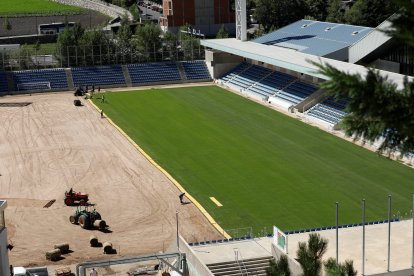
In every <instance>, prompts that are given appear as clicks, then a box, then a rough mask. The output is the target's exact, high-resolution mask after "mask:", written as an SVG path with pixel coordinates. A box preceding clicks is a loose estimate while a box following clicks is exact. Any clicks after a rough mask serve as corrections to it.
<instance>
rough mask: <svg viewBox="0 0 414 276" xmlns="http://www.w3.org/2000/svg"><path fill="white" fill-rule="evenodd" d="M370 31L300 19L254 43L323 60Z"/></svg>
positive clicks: (368, 29) (356, 27) (365, 28)
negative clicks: (283, 48) (291, 50)
mask: <svg viewBox="0 0 414 276" xmlns="http://www.w3.org/2000/svg"><path fill="white" fill-rule="evenodd" d="M372 30H373V29H372V28H369V27H361V26H353V25H345V24H337V23H328V22H319V21H313V20H304V19H302V20H299V21H296V22H295V23H292V24H290V25H288V26H286V27H283V28H281V29H279V30H277V31H274V32H272V33H269V34H267V35H264V36H262V37H260V38H258V39H256V40H254V42H257V43H261V44H266V45H276V46H280V47H285V48H289V49H294V50H296V51H299V52H302V53H307V54H312V55H315V56H320V57H323V56H326V55H328V54H330V53H333V52H336V51H338V50H341V49H344V48H347V47H349V46H350V45H352V44H353V43H355V42H357V41H358V40H360V39H361V38H363V37H364V36H366V35H367V34H369V33H370V32H371V31H372Z"/></svg>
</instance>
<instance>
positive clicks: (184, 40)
mask: <svg viewBox="0 0 414 276" xmlns="http://www.w3.org/2000/svg"><path fill="white" fill-rule="evenodd" d="M186 31H190V32H189V33H187V32H186ZM179 34H180V40H179V41H180V46H181V50H182V53H183V55H184V59H185V60H191V59H194V58H195V57H196V56H195V54H194V52H195V51H194V50H195V49H199V46H200V40H199V39H198V38H197V37H195V36H193V35H192V34H191V26H190V25H185V26H182V27H181V28H180V32H179Z"/></svg>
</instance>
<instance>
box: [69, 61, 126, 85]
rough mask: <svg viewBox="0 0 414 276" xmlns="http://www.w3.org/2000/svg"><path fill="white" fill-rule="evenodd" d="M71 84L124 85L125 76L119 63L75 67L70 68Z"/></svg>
mask: <svg viewBox="0 0 414 276" xmlns="http://www.w3.org/2000/svg"><path fill="white" fill-rule="evenodd" d="M72 76H73V84H74V85H75V87H78V86H81V85H99V86H109V85H111V86H112V85H113V86H118V87H120V86H125V85H126V83H125V78H124V75H123V73H122V68H121V66H120V65H110V66H95V67H75V68H72Z"/></svg>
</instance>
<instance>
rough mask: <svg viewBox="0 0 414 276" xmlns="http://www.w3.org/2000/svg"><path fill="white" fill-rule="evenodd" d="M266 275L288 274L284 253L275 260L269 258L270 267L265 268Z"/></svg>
mask: <svg viewBox="0 0 414 276" xmlns="http://www.w3.org/2000/svg"><path fill="white" fill-rule="evenodd" d="M266 274H267V275H268V276H290V275H291V272H290V268H289V261H288V258H287V256H286V255H281V256H280V257H279V259H277V260H274V259H272V260H270V267H269V268H268V269H267V270H266Z"/></svg>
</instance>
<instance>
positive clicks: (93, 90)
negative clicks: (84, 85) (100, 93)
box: [92, 84, 95, 92]
mask: <svg viewBox="0 0 414 276" xmlns="http://www.w3.org/2000/svg"><path fill="white" fill-rule="evenodd" d="M92 92H95V84H92Z"/></svg>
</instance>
